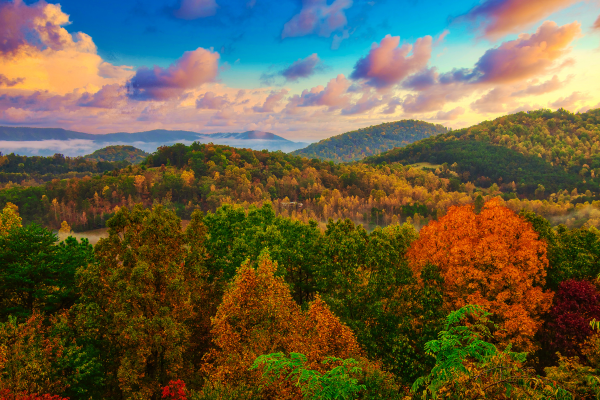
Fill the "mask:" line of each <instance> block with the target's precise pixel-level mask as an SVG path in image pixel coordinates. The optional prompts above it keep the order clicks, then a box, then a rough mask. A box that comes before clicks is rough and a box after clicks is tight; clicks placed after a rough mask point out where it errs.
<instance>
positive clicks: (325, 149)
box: [292, 119, 448, 163]
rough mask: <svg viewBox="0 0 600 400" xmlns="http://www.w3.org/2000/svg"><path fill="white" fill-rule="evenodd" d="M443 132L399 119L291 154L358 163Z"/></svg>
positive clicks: (435, 126)
mask: <svg viewBox="0 0 600 400" xmlns="http://www.w3.org/2000/svg"><path fill="white" fill-rule="evenodd" d="M446 132H448V129H447V128H446V127H444V126H442V125H437V124H430V123H428V122H423V121H415V120H412V119H410V120H402V121H397V122H388V123H384V124H380V125H375V126H370V127H368V128H363V129H358V130H356V131H352V132H346V133H343V134H341V135H337V136H333V137H330V138H327V139H323V140H321V141H319V142H317V143H313V144H311V145H309V146H308V147H306V148H304V149H300V150H296V151H294V152H293V153H292V154H295V155H299V156H303V157H307V158H318V159H320V160H324V161H333V162H336V163H339V162H350V161H358V160H361V159H363V158H365V157H368V156H373V155H377V154H380V153H383V152H386V151H388V150H391V149H393V148H395V147H403V146H406V145H407V144H410V143H414V142H416V141H418V140H421V139H426V138H428V137H432V136H435V135H439V134H442V133H446Z"/></svg>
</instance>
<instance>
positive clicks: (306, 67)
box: [280, 53, 323, 82]
mask: <svg viewBox="0 0 600 400" xmlns="http://www.w3.org/2000/svg"><path fill="white" fill-rule="evenodd" d="M320 70H323V62H322V61H321V59H320V58H319V56H318V55H317V53H313V54H311V55H310V56H308V57H306V58H301V59H299V60H297V61H294V63H293V64H292V65H290V66H289V67H287V68H285V69H284V70H283V71H281V72H280V74H281V75H282V76H283V77H285V80H286V81H288V82H297V81H298V79H300V78H308V77H309V76H311V75H313V74H314V73H315V72H317V71H320Z"/></svg>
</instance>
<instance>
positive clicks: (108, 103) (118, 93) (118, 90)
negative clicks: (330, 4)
mask: <svg viewBox="0 0 600 400" xmlns="http://www.w3.org/2000/svg"><path fill="white" fill-rule="evenodd" d="M126 92H127V91H126V88H125V87H124V86H122V85H119V84H116V83H115V84H112V85H105V86H103V87H102V89H100V90H99V91H97V92H96V93H94V94H89V93H87V92H86V93H84V94H83V95H82V96H81V98H80V99H79V101H78V105H79V106H81V107H96V108H117V107H118V106H120V105H122V104H123V102H124V101H125V95H126Z"/></svg>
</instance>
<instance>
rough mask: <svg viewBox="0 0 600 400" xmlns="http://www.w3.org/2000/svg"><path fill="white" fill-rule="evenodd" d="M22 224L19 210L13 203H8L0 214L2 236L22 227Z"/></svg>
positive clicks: (0, 232) (0, 233)
mask: <svg viewBox="0 0 600 400" xmlns="http://www.w3.org/2000/svg"><path fill="white" fill-rule="evenodd" d="M21 223H22V219H21V217H20V216H19V208H18V207H17V206H16V205H14V204H13V203H10V202H9V203H6V205H5V206H4V209H3V210H2V212H1V213H0V235H6V234H7V233H8V231H9V230H11V229H12V228H16V227H20V226H21Z"/></svg>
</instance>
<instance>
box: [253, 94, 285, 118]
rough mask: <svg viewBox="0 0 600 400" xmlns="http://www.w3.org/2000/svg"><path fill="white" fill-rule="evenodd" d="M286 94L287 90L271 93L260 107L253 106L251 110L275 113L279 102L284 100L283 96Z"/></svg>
mask: <svg viewBox="0 0 600 400" xmlns="http://www.w3.org/2000/svg"><path fill="white" fill-rule="evenodd" d="M287 93H288V90H287V89H281V90H279V91H273V92H271V94H269V96H268V97H267V99H266V100H265V102H264V103H263V105H262V106H254V107H252V109H253V110H254V111H255V112H259V113H263V112H273V111H275V107H277V106H278V105H279V103H281V100H283V99H284V98H285V95H286V94H287Z"/></svg>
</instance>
